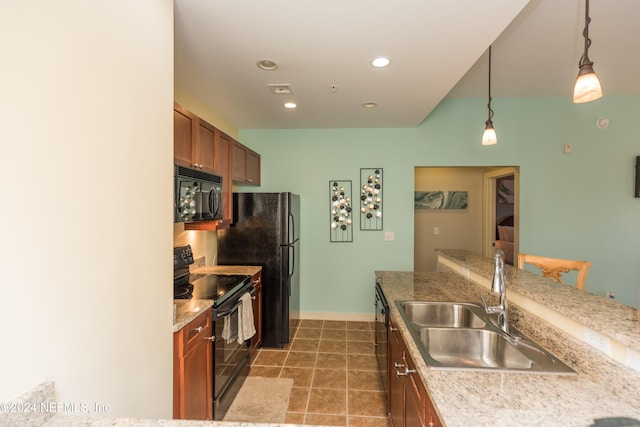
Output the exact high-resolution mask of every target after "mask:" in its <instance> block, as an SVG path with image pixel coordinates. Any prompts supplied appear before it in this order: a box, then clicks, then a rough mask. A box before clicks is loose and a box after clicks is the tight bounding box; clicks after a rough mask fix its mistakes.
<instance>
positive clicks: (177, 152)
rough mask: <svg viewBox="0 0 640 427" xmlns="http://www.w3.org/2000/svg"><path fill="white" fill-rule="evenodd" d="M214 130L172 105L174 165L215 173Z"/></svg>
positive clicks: (188, 112)
mask: <svg viewBox="0 0 640 427" xmlns="http://www.w3.org/2000/svg"><path fill="white" fill-rule="evenodd" d="M215 132H216V128H215V127H213V126H212V125H210V124H209V123H207V122H206V121H204V120H202V119H201V118H199V117H198V116H196V115H195V114H193V113H191V112H190V111H189V110H187V109H186V108H184V107H182V106H180V105H179V104H176V103H174V105H173V157H174V161H175V163H176V164H179V165H181V166H185V167H188V168H191V169H198V170H201V171H203V172H208V173H215V156H214V154H215V150H214V136H215Z"/></svg>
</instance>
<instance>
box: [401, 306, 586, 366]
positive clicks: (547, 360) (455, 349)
mask: <svg viewBox="0 0 640 427" xmlns="http://www.w3.org/2000/svg"><path fill="white" fill-rule="evenodd" d="M396 305H397V307H398V309H399V310H400V315H401V316H402V318H403V320H404V321H405V323H406V324H407V326H408V327H409V331H410V333H411V335H412V337H413V339H414V341H415V343H416V345H417V347H418V349H419V350H420V353H421V354H422V357H423V358H424V359H425V362H426V363H427V365H429V366H430V367H432V368H434V369H458V370H459V369H465V370H479V371H499V372H526V373H543V374H560V375H575V371H574V370H573V369H571V368H570V367H569V366H567V365H566V364H564V363H563V362H562V361H560V360H558V359H557V358H556V357H555V356H553V355H552V354H551V353H549V352H547V351H546V350H544V349H543V348H542V347H540V346H539V345H538V344H536V343H535V342H534V341H532V340H531V339H529V338H527V337H526V336H524V335H522V334H521V333H519V332H518V331H516V330H513V328H511V329H510V333H509V334H507V333H505V332H504V331H503V330H502V329H501V328H499V327H498V326H497V325H496V324H495V321H494V317H493V316H494V315H491V314H487V313H486V311H485V309H484V307H482V306H481V305H479V304H475V303H465V302H460V303H458V302H428V301H396Z"/></svg>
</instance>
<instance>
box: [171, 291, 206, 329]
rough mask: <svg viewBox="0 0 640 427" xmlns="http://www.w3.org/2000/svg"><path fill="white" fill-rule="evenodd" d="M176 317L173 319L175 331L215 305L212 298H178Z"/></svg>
mask: <svg viewBox="0 0 640 427" xmlns="http://www.w3.org/2000/svg"><path fill="white" fill-rule="evenodd" d="M173 303H174V304H175V305H176V318H175V319H174V320H173V332H178V331H179V330H180V329H182V328H184V327H185V326H187V324H188V323H189V322H191V321H192V320H193V319H195V318H196V317H198V316H200V315H201V314H202V313H204V311H205V310H208V309H210V308H211V307H213V300H212V299H199V300H198V299H176V300H173Z"/></svg>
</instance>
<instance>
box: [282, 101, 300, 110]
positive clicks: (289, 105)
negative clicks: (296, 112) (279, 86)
mask: <svg viewBox="0 0 640 427" xmlns="http://www.w3.org/2000/svg"><path fill="white" fill-rule="evenodd" d="M296 107H297V105H296V103H295V102H285V103H284V108H287V109H289V110H293V109H294V108H296Z"/></svg>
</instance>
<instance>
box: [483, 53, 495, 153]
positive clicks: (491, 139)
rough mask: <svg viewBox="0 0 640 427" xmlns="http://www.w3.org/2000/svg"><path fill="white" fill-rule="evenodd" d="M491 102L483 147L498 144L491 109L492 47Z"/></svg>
mask: <svg viewBox="0 0 640 427" xmlns="http://www.w3.org/2000/svg"><path fill="white" fill-rule="evenodd" d="M488 86H489V96H488V98H489V102H488V103H487V110H488V113H489V117H487V121H486V122H484V124H485V127H484V132H483V133H482V145H495V144H497V143H498V138H497V137H496V130H495V129H494V128H493V121H492V120H491V119H492V118H493V110H492V109H491V45H489V85H488Z"/></svg>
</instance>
